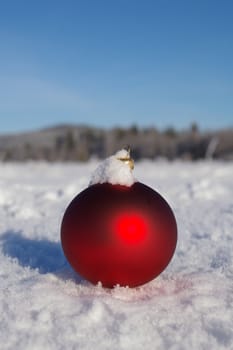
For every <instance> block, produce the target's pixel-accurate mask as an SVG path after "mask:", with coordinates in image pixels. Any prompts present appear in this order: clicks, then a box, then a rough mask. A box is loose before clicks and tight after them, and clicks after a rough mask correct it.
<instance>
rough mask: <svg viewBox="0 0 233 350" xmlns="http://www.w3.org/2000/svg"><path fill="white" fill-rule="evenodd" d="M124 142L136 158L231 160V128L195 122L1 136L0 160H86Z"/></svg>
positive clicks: (65, 127)
mask: <svg viewBox="0 0 233 350" xmlns="http://www.w3.org/2000/svg"><path fill="white" fill-rule="evenodd" d="M127 145H130V147H131V150H132V156H133V157H134V159H135V160H137V159H141V158H148V159H156V158H158V157H164V158H167V159H170V160H173V159H187V160H198V159H204V158H213V159H224V160H233V128H229V129H225V130H218V131H211V132H201V131H200V130H199V127H198V125H197V124H195V123H194V124H192V125H191V126H190V128H189V129H187V130H182V131H178V130H176V129H175V128H173V127H168V128H166V129H165V130H162V131H161V130H158V129H156V128H155V127H147V128H139V127H138V126H137V125H132V126H131V127H128V128H122V127H115V128H112V129H102V128H95V127H89V126H77V125H61V126H56V127H52V128H47V129H43V130H39V131H34V132H31V133H22V134H16V135H2V136H0V160H1V161H26V160H46V161H50V162H58V161H87V160H89V159H90V158H91V157H98V158H105V157H107V156H109V155H111V154H113V153H114V152H115V151H116V150H118V149H120V148H123V147H126V146H127Z"/></svg>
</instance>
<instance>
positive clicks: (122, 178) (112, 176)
mask: <svg viewBox="0 0 233 350" xmlns="http://www.w3.org/2000/svg"><path fill="white" fill-rule="evenodd" d="M130 162H132V160H131V158H130V154H129V151H128V150H125V149H122V150H120V151H118V152H116V153H115V154H114V155H113V156H111V157H108V158H106V159H105V160H104V161H103V162H102V163H100V164H99V166H98V167H97V168H96V170H95V171H94V173H93V174H92V176H91V180H90V183H89V185H94V184H97V183H105V182H108V183H111V184H112V185H116V184H119V185H125V186H131V185H132V184H133V183H134V182H135V178H134V176H133V174H132V169H131V167H130Z"/></svg>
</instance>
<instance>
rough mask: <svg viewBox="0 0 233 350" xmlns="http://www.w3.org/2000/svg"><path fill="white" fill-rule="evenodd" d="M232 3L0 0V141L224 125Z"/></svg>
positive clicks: (232, 96)
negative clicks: (0, 137)
mask: <svg viewBox="0 0 233 350" xmlns="http://www.w3.org/2000/svg"><path fill="white" fill-rule="evenodd" d="M232 13H233V1H231V0H229V1H227V0H222V1H219V0H218V1H215V0H154V1H150V0H140V1H139V0H76V1H71V0H66V1H65V0H63V1H52V0H47V1H45V0H40V1H32V0H28V1H24V0H21V1H18V0H9V1H1V2H0V45H1V46H0V52H1V55H0V120H1V124H0V133H5V132H15V131H23V130H29V129H34V128H40V127H44V126H50V125H54V124H59V123H76V124H89V125H96V126H100V127H106V128H109V127H112V126H116V125H118V126H130V125H132V124H137V125H139V126H147V127H148V126H156V127H158V128H161V129H162V128H166V127H168V126H174V127H176V128H180V129H182V128H187V127H189V126H190V124H191V123H192V122H193V121H195V122H197V123H198V124H199V126H200V127H201V128H202V129H215V128H223V127H228V126H232V125H233V21H232Z"/></svg>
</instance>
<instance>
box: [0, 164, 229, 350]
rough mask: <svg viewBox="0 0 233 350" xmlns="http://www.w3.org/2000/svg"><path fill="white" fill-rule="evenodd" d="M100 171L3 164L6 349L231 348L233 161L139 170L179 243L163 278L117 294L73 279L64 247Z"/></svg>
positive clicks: (0, 283)
mask: <svg viewBox="0 0 233 350" xmlns="http://www.w3.org/2000/svg"><path fill="white" fill-rule="evenodd" d="M97 165H98V162H96V161H90V162H89V163H85V164H46V163H27V164H0V218H1V219H0V266H1V267H0V289H1V291H0V342H1V349H3V350H8V349H10V350H15V349H17V350H27V349H30V350H31V349H35V350H40V349H43V350H47V349H48V350H53V349H54V350H59V349H69V350H70V349H75V350H76V349H81V350H86V349H88V350H89V349H90V350H93V349H97V350H98V349H101V350H103V349H111V350H115V349H116V350H121V349H123V350H124V349H127V350H128V349H129V350H131V349H133V350H137V349H138V350H141V349H143V350H147V349H148V350H151V349H153V350H154V349H159V350H161V349H162V350H170V349H172V350H183V349H184V350H186V349H189V350H190V349H195V350H196V349H198V350H199V349H203V350H205V349H212V350H215V349H216V350H217V349H220V350H221V349H230V350H232V349H233V231H232V230H233V164H232V163H223V162H212V161H208V162H198V163H185V162H178V161H177V162H173V163H169V162H166V161H156V162H151V161H146V160H144V161H141V162H138V163H136V164H135V170H134V175H135V177H136V178H137V179H138V180H139V181H141V182H143V183H145V184H147V185H149V186H151V187H152V188H154V189H155V190H157V191H158V192H160V193H161V194H162V196H163V197H164V198H165V199H166V200H167V201H168V202H169V204H170V206H171V207H172V208H173V210H174V213H175V216H176V219H177V224H178V245H177V249H176V252H175V255H174V257H173V259H172V261H171V263H170V264H169V266H168V268H167V269H166V270H165V271H164V272H163V273H162V274H161V275H160V276H159V277H158V278H156V279H155V280H153V281H151V282H150V283H148V284H146V285H144V286H142V287H139V288H136V289H129V288H121V287H116V288H114V289H113V290H108V289H104V288H102V287H101V285H97V286H93V285H91V284H90V283H89V282H87V281H85V280H83V279H82V278H81V277H80V276H78V275H77V274H75V273H74V272H73V270H72V269H71V268H70V266H69V265H68V263H67V262H66V259H65V257H64V255H63V252H62V249H61V245H60V223H61V220H62V216H63V214H64V210H65V208H66V207H67V205H68V204H69V202H70V201H71V199H72V198H73V197H74V196H75V195H76V194H77V193H79V192H80V191H81V190H83V189H84V188H86V187H87V186H88V183H89V180H90V175H91V173H92V171H93V170H94V169H95V168H96V166H97Z"/></svg>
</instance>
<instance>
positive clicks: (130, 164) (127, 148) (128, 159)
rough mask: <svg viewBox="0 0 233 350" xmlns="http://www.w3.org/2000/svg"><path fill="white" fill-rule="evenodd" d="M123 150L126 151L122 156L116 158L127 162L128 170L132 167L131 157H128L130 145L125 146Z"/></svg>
mask: <svg viewBox="0 0 233 350" xmlns="http://www.w3.org/2000/svg"><path fill="white" fill-rule="evenodd" d="M125 151H126V152H127V153H126V154H125V155H124V156H123V157H119V158H117V159H119V160H121V161H122V162H124V163H125V164H127V165H128V166H129V168H130V170H133V169H134V160H133V158H131V157H130V147H129V146H127V147H126V148H125Z"/></svg>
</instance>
